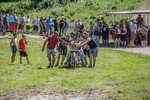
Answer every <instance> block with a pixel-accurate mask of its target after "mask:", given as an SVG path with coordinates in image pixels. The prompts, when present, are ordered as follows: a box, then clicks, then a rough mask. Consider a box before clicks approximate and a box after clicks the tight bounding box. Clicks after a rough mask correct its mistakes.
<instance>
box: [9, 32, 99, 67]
mask: <svg viewBox="0 0 150 100" xmlns="http://www.w3.org/2000/svg"><path fill="white" fill-rule="evenodd" d="M27 44H28V43H27V40H26V35H25V34H22V39H20V40H19V43H17V34H16V33H14V34H13V38H12V39H11V42H10V46H11V50H12V64H14V62H15V56H16V53H17V51H19V52H20V64H22V57H26V59H27V62H28V63H30V62H29V59H28V54H27V51H26V45H27ZM45 45H47V58H48V61H49V64H48V66H47V67H48V68H50V67H52V68H54V67H56V66H58V65H59V64H60V61H61V65H62V66H63V64H65V65H66V66H67V67H70V68H71V67H73V68H76V67H77V66H78V65H79V64H81V66H83V67H85V66H87V62H88V59H87V57H88V58H89V67H90V68H93V67H95V64H96V57H97V54H98V45H97V43H96V42H95V40H93V39H92V38H91V37H90V36H89V33H87V32H83V33H82V34H81V33H76V34H75V33H73V32H71V34H70V36H69V35H66V36H64V37H59V33H58V32H57V31H55V32H54V33H53V34H52V35H49V36H48V37H47V39H46V40H45V42H44V44H43V47H42V51H44V48H45ZM68 47H70V49H68ZM57 52H58V57H57V58H58V59H57V61H56V56H57V54H56V53H57ZM66 57H67V58H66ZM61 58H62V59H61ZM65 58H66V62H65Z"/></svg>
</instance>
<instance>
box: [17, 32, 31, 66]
mask: <svg viewBox="0 0 150 100" xmlns="http://www.w3.org/2000/svg"><path fill="white" fill-rule="evenodd" d="M27 44H28V43H27V41H26V36H25V35H24V34H23V35H22V39H20V40H19V51H20V64H22V57H26V59H27V62H28V64H30V62H29V59H28V54H27V51H26V45H27Z"/></svg>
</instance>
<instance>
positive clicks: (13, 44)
mask: <svg viewBox="0 0 150 100" xmlns="http://www.w3.org/2000/svg"><path fill="white" fill-rule="evenodd" d="M10 47H11V51H12V57H11V63H12V64H14V63H15V56H16V52H17V50H18V48H17V34H16V33H13V38H12V39H11V42H10Z"/></svg>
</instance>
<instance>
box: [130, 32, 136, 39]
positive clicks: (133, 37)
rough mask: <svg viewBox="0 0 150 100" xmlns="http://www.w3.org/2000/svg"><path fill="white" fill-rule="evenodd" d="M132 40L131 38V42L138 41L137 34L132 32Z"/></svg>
mask: <svg viewBox="0 0 150 100" xmlns="http://www.w3.org/2000/svg"><path fill="white" fill-rule="evenodd" d="M130 38H131V40H135V39H136V34H135V33H133V32H131V37H130Z"/></svg>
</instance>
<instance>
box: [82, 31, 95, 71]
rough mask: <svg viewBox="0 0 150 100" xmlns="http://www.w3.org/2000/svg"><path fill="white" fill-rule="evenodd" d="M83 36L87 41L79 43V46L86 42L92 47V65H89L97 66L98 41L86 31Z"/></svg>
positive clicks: (90, 57) (90, 58)
mask: <svg viewBox="0 0 150 100" xmlns="http://www.w3.org/2000/svg"><path fill="white" fill-rule="evenodd" d="M83 38H84V39H85V42H84V43H82V44H81V45H79V47H82V46H84V45H85V44H87V45H88V46H89V47H90V50H89V54H90V55H89V60H90V61H89V62H90V66H89V67H90V68H92V67H95V63H96V57H97V53H98V46H97V43H96V42H95V41H94V40H93V39H92V38H91V37H90V36H89V34H88V33H84V34H83Z"/></svg>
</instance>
